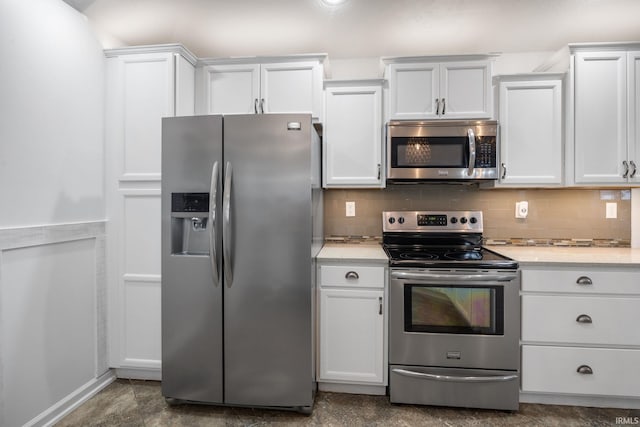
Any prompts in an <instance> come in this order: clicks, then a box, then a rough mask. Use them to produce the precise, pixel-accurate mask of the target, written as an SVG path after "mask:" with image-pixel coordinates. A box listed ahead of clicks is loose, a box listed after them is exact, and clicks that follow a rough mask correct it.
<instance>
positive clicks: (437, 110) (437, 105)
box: [436, 98, 440, 116]
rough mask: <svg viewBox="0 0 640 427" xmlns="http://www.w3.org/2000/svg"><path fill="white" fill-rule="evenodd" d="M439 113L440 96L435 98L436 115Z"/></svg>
mask: <svg viewBox="0 0 640 427" xmlns="http://www.w3.org/2000/svg"><path fill="white" fill-rule="evenodd" d="M439 115H440V98H436V116H439Z"/></svg>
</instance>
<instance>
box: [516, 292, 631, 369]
mask: <svg viewBox="0 0 640 427" xmlns="http://www.w3.org/2000/svg"><path fill="white" fill-rule="evenodd" d="M638 307H640V297H599V296H598V297H597V296H583V297H580V296H560V295H523V296H522V340H523V341H538V342H554V343H576V344H613V345H640V329H638V328H637V327H635V325H637V324H638V323H640V311H639V310H638ZM586 316H588V317H586ZM579 317H580V321H578V318H579ZM589 320H591V323H589ZM639 362H640V361H639Z"/></svg>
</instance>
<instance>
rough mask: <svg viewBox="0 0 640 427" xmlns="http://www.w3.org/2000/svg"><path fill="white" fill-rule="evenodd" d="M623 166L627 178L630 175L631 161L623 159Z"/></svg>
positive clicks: (623, 175) (624, 175)
mask: <svg viewBox="0 0 640 427" xmlns="http://www.w3.org/2000/svg"><path fill="white" fill-rule="evenodd" d="M622 166H624V173H623V174H622V177H623V178H626V177H628V176H629V163H627V161H626V160H623V161H622Z"/></svg>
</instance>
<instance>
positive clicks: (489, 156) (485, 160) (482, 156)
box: [475, 136, 497, 168]
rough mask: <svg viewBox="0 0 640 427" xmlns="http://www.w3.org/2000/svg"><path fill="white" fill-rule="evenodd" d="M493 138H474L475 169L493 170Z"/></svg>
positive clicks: (494, 143) (494, 156)
mask: <svg viewBox="0 0 640 427" xmlns="http://www.w3.org/2000/svg"><path fill="white" fill-rule="evenodd" d="M496 158H497V153H496V138H495V136H489V137H487V136H479V137H476V165H475V167H477V168H495V167H496V166H497V164H496Z"/></svg>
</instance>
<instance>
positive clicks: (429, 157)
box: [391, 137, 469, 168]
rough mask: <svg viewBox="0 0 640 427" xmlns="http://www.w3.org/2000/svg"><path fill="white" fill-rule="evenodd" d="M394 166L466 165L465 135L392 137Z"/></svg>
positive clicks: (392, 161)
mask: <svg viewBox="0 0 640 427" xmlns="http://www.w3.org/2000/svg"><path fill="white" fill-rule="evenodd" d="M391 144H392V151H391V163H392V166H393V167H394V168H420V167H439V168H459V167H467V164H468V163H469V161H468V159H467V148H466V147H467V139H466V137H394V138H393V139H392V141H391Z"/></svg>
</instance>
